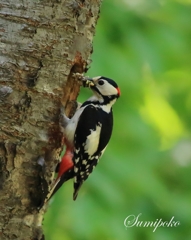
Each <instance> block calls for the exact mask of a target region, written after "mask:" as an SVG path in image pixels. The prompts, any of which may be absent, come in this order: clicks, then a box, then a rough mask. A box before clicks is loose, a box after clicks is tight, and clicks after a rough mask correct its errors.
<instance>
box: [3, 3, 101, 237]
mask: <svg viewBox="0 0 191 240" xmlns="http://www.w3.org/2000/svg"><path fill="white" fill-rule="evenodd" d="M100 3H101V0H86V1H85V0H81V1H75V0H73V1H71V0H68V1H67V0H46V1H45V0H0V76H1V78H0V193H1V194H0V239H1V240H5V239H6V240H7V239H11V240H14V239H19V240H28V239H30V240H31V239H32V240H37V239H44V237H43V233H42V228H41V223H42V218H43V211H41V212H40V213H39V211H38V206H39V205H40V204H41V202H42V200H43V198H44V195H45V194H46V193H47V188H48V186H49V185H50V184H51V181H52V175H53V172H54V170H55V167H56V164H57V162H58V159H59V155H60V152H61V139H62V133H61V130H60V126H59V114H60V107H61V105H62V104H63V105H64V106H65V107H66V114H67V115H68V114H72V107H73V106H74V104H73V102H74V101H75V100H76V97H77V95H78V92H79V87H80V83H79V82H78V81H77V80H75V79H74V78H73V76H72V74H73V73H75V72H80V73H82V72H84V71H86V70H87V66H88V61H89V57H90V54H91V52H92V39H93V35H94V31H95V25H96V22H97V19H98V15H99V8H100ZM39 160H40V161H39ZM43 161H45V164H44V165H43V166H42V163H43ZM39 162H40V165H39Z"/></svg>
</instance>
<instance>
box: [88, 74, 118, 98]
mask: <svg viewBox="0 0 191 240" xmlns="http://www.w3.org/2000/svg"><path fill="white" fill-rule="evenodd" d="M87 81H88V82H87V83H88V86H89V87H90V88H91V89H92V90H93V92H94V93H95V95H97V96H98V97H99V96H100V97H102V98H112V99H114V98H118V97H120V89H119V87H118V85H117V83H116V82H115V81H113V80H112V79H110V78H106V77H101V76H99V77H94V78H88V79H87Z"/></svg>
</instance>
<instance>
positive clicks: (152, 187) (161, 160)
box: [44, 0, 191, 240]
mask: <svg viewBox="0 0 191 240" xmlns="http://www.w3.org/2000/svg"><path fill="white" fill-rule="evenodd" d="M92 59H93V63H92V65H91V69H90V70H89V72H88V75H89V76H97V75H102V76H107V77H110V78H113V79H114V80H115V81H116V82H117V83H118V85H119V86H120V88H121V92H122V94H121V98H120V99H119V100H118V101H117V103H116V104H115V106H114V118H115V124H114V130H113V136H112V139H111V142H110V144H109V146H108V148H107V150H106V152H105V154H104V156H103V157H102V159H101V161H100V163H99V165H98V167H97V168H96V170H95V171H94V173H93V174H92V175H91V177H90V178H89V179H88V180H87V181H86V182H85V183H84V185H83V186H82V188H81V190H80V193H79V196H78V199H77V201H75V202H73V201H72V192H73V185H72V184H73V183H72V181H70V182H67V183H66V184H65V185H64V186H63V187H62V189H61V190H60V191H59V192H58V193H57V194H56V196H55V197H54V198H53V202H52V204H50V207H49V209H48V212H47V214H46V216H45V221H44V230H45V235H46V240H74V239H75V240H86V239H91V240H97V239H102V240H124V239H133V240H139V239H142V240H146V239H147V240H161V239H168V240H180V239H184V240H189V239H191V220H190V219H191V180H190V177H189V176H190V173H191V137H190V131H191V1H190V0H179V1H178V0H177V1H175V0H152V1H151V0H124V1H122V0H115V1H110V0H104V1H103V5H102V9H101V15H100V19H99V21H98V25H97V31H96V36H95V40H94V53H93V56H92ZM89 95H90V93H89V90H86V89H82V91H81V94H80V97H79V101H84V100H85V99H86V98H87V97H88V96H89ZM139 213H142V215H141V216H140V219H139V220H142V221H156V219H160V218H162V219H163V221H169V220H170V219H171V218H172V216H174V218H175V221H180V226H178V227H169V228H167V227H160V228H158V229H157V230H156V231H155V232H153V227H136V226H134V227H131V228H126V227H125V226H124V220H125V218H126V217H127V216H129V215H132V214H133V215H135V216H137V215H138V214H139Z"/></svg>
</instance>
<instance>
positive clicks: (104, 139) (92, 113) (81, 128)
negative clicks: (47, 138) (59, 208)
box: [48, 77, 120, 200]
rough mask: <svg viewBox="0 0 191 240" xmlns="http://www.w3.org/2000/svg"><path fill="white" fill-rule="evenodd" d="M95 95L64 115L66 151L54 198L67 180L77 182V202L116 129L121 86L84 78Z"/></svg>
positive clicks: (104, 78) (102, 80)
mask: <svg viewBox="0 0 191 240" xmlns="http://www.w3.org/2000/svg"><path fill="white" fill-rule="evenodd" d="M82 80H83V81H84V86H86V87H90V88H91V90H92V91H93V96H92V97H91V98H89V99H88V100H87V101H85V102H84V103H83V104H82V105H81V107H80V108H79V109H78V110H77V111H76V113H75V114H74V116H73V117H72V118H71V119H69V118H67V117H66V116H65V115H64V114H62V115H61V125H62V127H63V129H64V141H65V145H66V151H65V154H64V156H63V157H62V160H61V162H60V165H59V170H58V177H57V179H56V181H55V184H54V186H53V188H52V191H51V192H50V194H49V196H48V198H50V197H51V196H52V195H53V194H54V193H55V192H56V191H57V190H58V189H59V188H60V187H61V186H62V184H63V183H64V182H66V181H67V180H69V179H71V178H73V179H74V193H73V199H74V200H75V199H76V198H77V195H78V191H79V189H80V187H81V185H82V184H83V182H84V181H85V180H86V179H87V178H88V176H89V175H90V173H91V172H92V171H93V169H94V168H95V166H96V165H97V163H98V161H99V159H100V157H101V156H102V154H103V153H104V151H105V149H106V147H107V144H108V142H109V140H110V137H111V134H112V128H113V113H112V105H113V104H114V103H115V102H116V100H117V99H118V97H119V96H120V90H119V88H118V86H117V84H116V83H115V82H114V81H113V80H112V79H109V78H106V77H94V78H87V77H83V79H82Z"/></svg>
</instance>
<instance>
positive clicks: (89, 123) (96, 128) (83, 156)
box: [73, 104, 113, 199]
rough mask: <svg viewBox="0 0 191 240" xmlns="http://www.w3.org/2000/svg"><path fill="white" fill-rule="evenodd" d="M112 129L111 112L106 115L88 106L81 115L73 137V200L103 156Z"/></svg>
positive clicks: (98, 108) (97, 108)
mask: <svg viewBox="0 0 191 240" xmlns="http://www.w3.org/2000/svg"><path fill="white" fill-rule="evenodd" d="M112 127H113V115H112V111H110V112H109V113H107V112H104V111H103V110H102V109H101V108H100V107H95V106H94V105H92V104H89V105H87V106H86V107H85V108H84V110H83V112H82V113H81V115H80V117H79V121H78V124H77V127H76V131H75V135H74V146H75V149H74V157H73V161H74V195H73V198H74V199H76V197H77V193H78V190H79V188H80V187H81V185H82V183H83V182H84V181H85V180H86V179H87V178H88V176H89V174H90V173H91V172H92V171H93V168H94V167H95V166H96V165H97V163H98V160H99V158H100V157H101V155H102V154H103V152H104V150H105V148H106V146H107V144H108V142H109V139H110V137H111V133H112Z"/></svg>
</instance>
